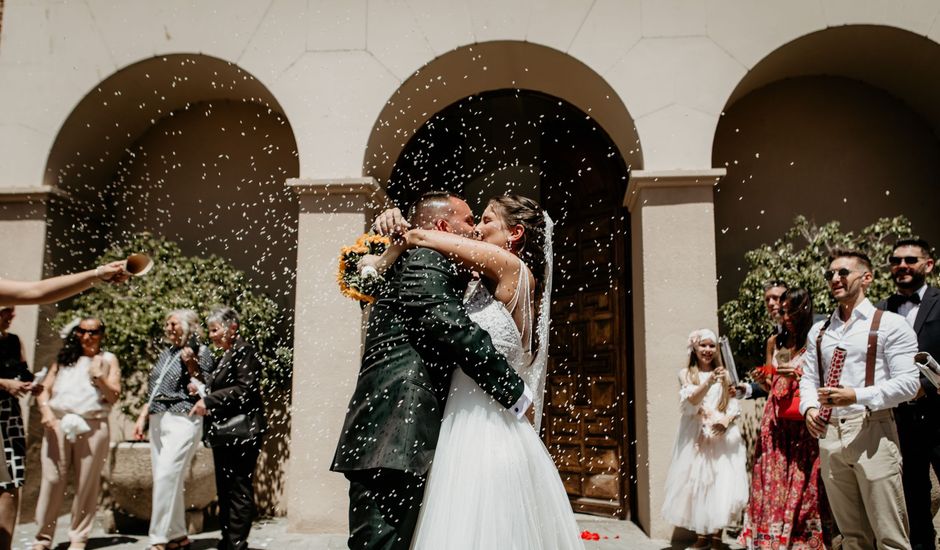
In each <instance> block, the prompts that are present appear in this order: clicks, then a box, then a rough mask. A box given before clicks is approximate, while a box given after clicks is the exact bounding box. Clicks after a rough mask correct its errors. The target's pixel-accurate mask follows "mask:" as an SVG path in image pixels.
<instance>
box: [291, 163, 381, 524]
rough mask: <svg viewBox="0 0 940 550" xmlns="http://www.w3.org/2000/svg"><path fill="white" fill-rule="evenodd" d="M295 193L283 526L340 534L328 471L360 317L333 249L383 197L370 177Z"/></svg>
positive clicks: (341, 489) (341, 516)
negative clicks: (343, 288) (340, 279)
mask: <svg viewBox="0 0 940 550" xmlns="http://www.w3.org/2000/svg"><path fill="white" fill-rule="evenodd" d="M287 185H288V186H289V187H291V188H292V189H294V190H295V191H296V192H297V193H298V195H299V196H300V201H299V202H300V213H299V223H298V226H297V297H296V307H295V313H294V315H295V317H294V376H293V397H292V406H291V437H290V465H289V467H288V474H287V520H288V530H290V531H295V532H306V533H344V532H346V530H347V503H348V497H347V490H348V484H347V482H346V479H345V478H344V477H343V476H342V474H337V473H333V472H331V471H330V470H329V468H330V463H331V461H332V459H333V451H334V450H335V448H336V442H337V441H338V439H339V433H340V429H341V428H342V425H343V419H344V418H345V416H346V407H347V405H348V404H349V398H350V396H351V395H352V391H353V387H354V386H355V383H356V376H357V374H358V373H359V358H360V355H361V347H362V334H363V332H362V328H363V315H362V310H361V309H360V308H359V305H358V304H356V303H355V302H353V301H352V300H350V299H348V298H346V297H344V296H342V295H341V294H340V293H339V287H338V286H337V282H336V270H337V265H338V263H337V262H338V258H339V251H340V248H341V247H343V246H348V245H350V244H352V243H353V242H354V241H355V240H356V238H357V237H358V236H359V235H360V234H362V233H363V232H364V231H366V230H367V229H368V226H369V224H370V223H371V221H372V217H373V212H374V209H375V208H376V207H378V206H380V205H382V206H384V204H385V196H384V193H383V192H382V190H381V188H380V187H379V186H378V184H377V183H376V181H375V179H373V178H349V179H332V180H315V179H292V180H288V182H287Z"/></svg>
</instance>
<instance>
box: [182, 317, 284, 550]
mask: <svg viewBox="0 0 940 550" xmlns="http://www.w3.org/2000/svg"><path fill="white" fill-rule="evenodd" d="M239 324H240V322H239V317H238V313H237V312H236V311H235V310H234V309H232V308H229V307H218V308H216V309H214V310H213V311H212V313H210V314H209V317H208V319H207V321H206V326H207V327H208V329H209V338H211V339H212V343H213V345H215V346H216V347H218V348H220V349H222V350H224V353H223V355H222V358H221V359H219V362H218V364H217V365H216V367H215V369H214V370H213V371H212V374H210V375H209V377H208V379H207V380H206V384H205V387H204V388H202V387H199V386H200V385H199V384H198V383H195V382H194V383H192V384H190V391H191V392H198V393H201V394H202V395H203V397H202V399H200V400H199V401H197V402H196V404H195V405H194V406H193V408H192V412H191V414H193V415H195V416H196V417H197V418H199V417H203V416H206V415H209V416H208V419H209V422H208V423H207V425H206V431H205V441H206V443H207V444H208V445H209V446H210V447H212V456H213V461H214V462H215V486H216V488H217V490H218V493H219V523H220V524H221V528H222V529H221V530H222V540H221V541H220V543H219V548H224V549H225V550H245V549H247V548H248V533H249V532H250V531H251V521H252V520H253V519H254V517H255V502H254V500H255V498H254V490H253V488H252V478H253V477H254V471H255V465H256V464H257V462H258V454H259V453H260V451H261V439H262V437H263V436H264V430H265V427H266V423H265V419H264V404H263V403H262V400H261V363H260V362H259V361H258V357H257V355H255V351H254V349H252V347H251V346H249V345H248V344H246V343H245V341H244V340H242V339H241V337H240V336H239V333H238V330H239Z"/></svg>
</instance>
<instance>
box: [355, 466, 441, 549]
mask: <svg viewBox="0 0 940 550" xmlns="http://www.w3.org/2000/svg"><path fill="white" fill-rule="evenodd" d="M346 477H347V478H348V479H349V547H350V548H402V549H407V548H408V547H409V546H410V545H411V536H412V534H413V533H414V530H415V525H416V524H417V523H418V512H420V511H421V499H422V497H423V496H424V482H425V478H424V476H418V475H415V474H409V473H406V472H401V471H399V470H385V469H381V468H380V469H376V470H358V471H355V472H347V473H346Z"/></svg>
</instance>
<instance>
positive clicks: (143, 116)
mask: <svg viewBox="0 0 940 550" xmlns="http://www.w3.org/2000/svg"><path fill="white" fill-rule="evenodd" d="M298 166H299V163H298V161H297V146H296V143H295V139H294V135H293V132H292V130H291V126H290V124H289V122H288V121H287V119H286V117H285V116H284V114H283V111H282V109H281V107H280V105H279V104H278V102H277V100H276V99H275V98H274V96H273V95H272V93H271V92H270V91H269V90H268V89H267V88H266V87H265V85H264V84H263V83H261V82H260V81H259V80H257V79H256V78H254V77H253V76H252V75H251V74H249V73H247V72H245V71H244V70H242V69H241V68H240V67H238V66H237V65H235V64H232V63H229V62H227V61H224V60H221V59H217V58H214V57H210V56H206V55H201V54H173V55H165V56H158V57H153V58H150V59H146V60H143V61H139V62H137V63H134V64H132V65H129V66H127V67H125V68H123V69H121V70H119V71H117V72H116V73H114V74H113V75H111V76H109V77H108V78H106V79H104V80H103V81H101V82H100V83H98V84H97V85H96V86H95V87H94V88H93V89H92V90H90V91H89V92H88V93H87V94H86V95H85V96H84V97H83V98H82V99H81V101H79V102H78V103H77V105H76V106H75V107H74V109H73V110H72V111H71V113H70V114H69V116H68V118H67V119H66V120H65V121H64V122H63V124H62V126H61V128H60V130H59V132H58V134H57V136H56V139H55V142H54V144H53V146H52V149H51V151H50V152H49V155H48V159H47V164H46V170H45V174H44V184H45V185H48V186H50V187H51V188H53V189H55V190H56V191H57V193H58V198H55V197H54V198H53V200H52V201H51V205H50V208H49V214H48V217H47V231H46V239H45V240H46V258H47V261H46V271H47V273H48V274H59V273H63V272H70V271H72V270H74V269H76V268H78V267H80V266H81V267H82V269H84V266H88V265H92V262H93V261H94V260H95V259H96V257H97V256H98V255H100V254H101V253H102V252H103V251H104V249H105V248H106V247H107V246H108V245H109V244H110V243H111V242H113V241H120V240H122V239H124V238H125V237H126V236H127V235H128V234H131V233H137V232H142V231H148V232H151V233H154V234H156V235H159V236H163V237H166V238H168V239H170V240H174V241H176V242H178V243H179V244H180V245H181V248H182V250H183V252H184V253H185V254H187V255H198V256H208V255H217V256H220V257H223V258H226V259H227V260H229V261H230V262H231V263H233V264H234V265H235V267H237V268H239V269H241V270H243V271H244V272H245V273H246V275H247V277H248V279H249V280H250V281H251V282H252V284H253V286H254V287H255V288H256V289H257V290H258V291H259V292H262V293H265V294H267V295H268V296H270V297H271V298H273V299H274V300H275V301H276V302H278V304H279V305H280V306H281V307H282V310H283V311H284V312H285V313H286V315H285V317H286V319H285V320H284V323H283V325H282V326H278V327H272V330H278V331H280V333H281V334H283V337H284V338H285V339H287V340H288V341H290V339H291V333H292V331H293V323H292V316H293V309H294V279H293V272H294V270H295V268H296V262H295V259H296V223H297V219H296V214H295V212H296V208H297V199H296V196H295V195H294V194H293V193H291V192H290V191H289V190H287V189H285V187H284V182H285V181H286V180H287V179H288V178H290V177H295V176H296V175H297V173H298V169H299V168H298ZM51 313H52V312H51V310H47V312H46V314H45V315H43V316H42V317H43V318H44V319H50V318H51V317H52V315H51ZM115 322H118V321H117V320H115ZM41 328H43V329H44V330H41V331H40V334H42V335H45V339H44V340H41V341H40V343H39V346H38V352H37V363H39V364H48V362H49V361H51V360H52V358H53V357H54V353H55V352H56V350H57V349H58V342H57V341H56V339H55V338H54V337H52V335H53V334H55V332H54V331H52V330H50V328H51V327H48V326H43V327H41ZM289 401H290V394H289V393H288V392H286V391H283V392H279V393H278V395H277V396H276V397H272V398H271V399H270V400H269V402H268V409H269V410H268V412H269V414H270V415H273V417H276V418H283V419H284V421H279V422H273V423H271V424H272V428H273V429H272V430H271V436H269V437H268V439H267V442H266V446H265V450H264V451H263V453H264V454H263V455H262V459H261V461H260V464H261V466H260V468H259V479H258V489H259V490H258V496H259V503H260V505H261V507H262V509H263V510H265V512H266V513H270V514H275V513H280V514H283V506H282V504H281V500H282V497H281V494H282V492H283V490H284V477H285V476H284V471H285V467H286V461H287V458H288V456H289V453H288V447H287V442H288V439H287V433H288V430H289V421H288V420H287V419H288V418H289V413H288V412H287V410H288V408H289ZM38 426H39V423H38V422H33V423H31V427H38ZM128 429H129V423H128V422H127V421H126V419H125V418H124V417H123V416H122V415H121V414H120V413H118V412H115V413H114V414H112V419H111V433H112V439H114V440H123V439H127V438H128V437H129V434H128V432H127V430H128ZM36 433H39V434H41V428H34V429H31V437H34V438H35V434H36ZM36 464H38V463H36ZM37 468H38V466H37ZM37 471H38V469H37ZM32 479H33V480H34V481H35V482H37V483H38V476H34V477H33V478H32ZM25 495H26V496H25V497H24V498H25V500H27V501H28V500H29V496H30V491H29V488H27V492H26V493H25ZM23 509H24V510H30V513H31V510H32V507H31V506H29V505H26V506H24V507H23Z"/></svg>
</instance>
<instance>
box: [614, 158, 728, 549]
mask: <svg viewBox="0 0 940 550" xmlns="http://www.w3.org/2000/svg"><path fill="white" fill-rule="evenodd" d="M724 175H725V170H724V169H708V170H681V171H643V170H637V171H633V172H631V174H630V183H629V185H628V186H627V193H626V196H625V197H624V205H625V206H626V207H627V209H629V211H630V220H631V225H632V235H633V237H632V250H633V260H632V264H633V281H634V283H633V316H634V317H633V326H634V348H635V350H634V353H635V358H634V361H635V369H634V372H635V373H636V375H635V380H634V383H635V386H634V387H635V388H636V409H635V413H636V432H637V433H636V434H635V435H636V440H637V441H636V445H637V447H636V448H637V478H638V486H637V492H638V495H637V503H638V505H637V508H638V509H637V510H635V511H634V517H636V518H637V521H638V522H639V524H640V526H641V527H642V528H643V530H644V531H646V532H647V533H648V534H649V536H650V537H652V538H661V539H670V538H672V536H673V528H672V526H671V525H669V524H667V523H666V522H665V520H663V519H662V516H661V514H660V509H661V508H662V504H663V485H664V483H665V480H666V472H667V471H668V469H669V464H670V462H671V461H672V447H673V443H674V441H675V436H676V430H677V427H678V425H679V407H678V403H677V399H678V396H677V392H678V389H679V387H678V382H677V378H676V375H677V373H678V371H679V369H681V368H682V367H683V366H684V365H685V361H686V357H687V355H686V353H687V352H686V342H687V338H688V335H689V332H691V331H692V330H694V329H697V328H710V329H712V330H715V331H717V329H718V312H717V311H718V294H717V289H716V281H717V277H716V268H715V212H714V191H713V187H714V185H715V183H716V182H717V181H718V180H719V179H721V177H723V176H724Z"/></svg>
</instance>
